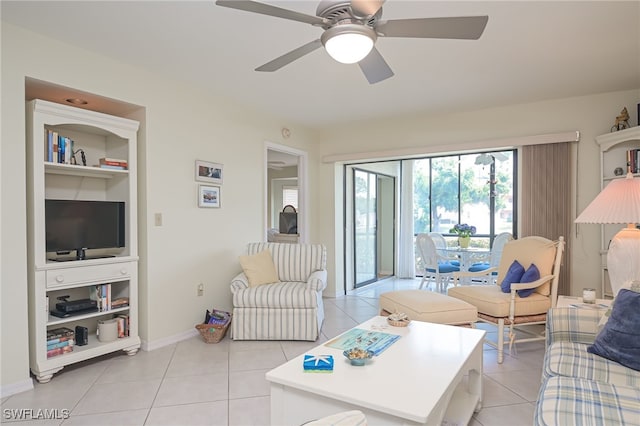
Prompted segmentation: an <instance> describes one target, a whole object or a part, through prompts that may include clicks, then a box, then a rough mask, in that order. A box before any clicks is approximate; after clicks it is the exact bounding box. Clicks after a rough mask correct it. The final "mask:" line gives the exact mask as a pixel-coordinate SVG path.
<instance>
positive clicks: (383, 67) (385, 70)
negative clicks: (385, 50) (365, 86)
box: [358, 47, 393, 84]
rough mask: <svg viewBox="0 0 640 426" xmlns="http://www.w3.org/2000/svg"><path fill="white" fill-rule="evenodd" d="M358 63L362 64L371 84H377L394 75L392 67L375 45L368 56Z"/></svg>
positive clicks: (361, 66)
mask: <svg viewBox="0 0 640 426" xmlns="http://www.w3.org/2000/svg"><path fill="white" fill-rule="evenodd" d="M358 65H360V69H361V70H362V72H363V73H364V76H365V77H366V78H367V80H368V81H369V84H375V83H378V82H380V81H382V80H386V79H387V78H389V77H393V71H391V68H390V67H389V65H388V64H387V62H386V61H385V60H384V58H383V57H382V55H381V54H380V52H378V49H376V48H375V47H374V48H373V49H371V52H370V53H369V54H368V55H367V57H366V58H364V59H363V60H361V61H360V62H358Z"/></svg>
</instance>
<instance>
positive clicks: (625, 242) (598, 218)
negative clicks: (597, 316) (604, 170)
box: [575, 173, 640, 297]
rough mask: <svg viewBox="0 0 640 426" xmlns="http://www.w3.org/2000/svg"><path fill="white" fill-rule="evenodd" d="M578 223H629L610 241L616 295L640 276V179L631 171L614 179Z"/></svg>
mask: <svg viewBox="0 0 640 426" xmlns="http://www.w3.org/2000/svg"><path fill="white" fill-rule="evenodd" d="M575 222H576V223H599V224H605V223H612V224H615V223H626V224H627V227H626V228H624V229H622V230H621V231H620V232H618V233H617V234H616V235H615V236H614V237H613V239H612V240H611V242H610V243H609V250H608V251H607V269H608V270H609V281H610V282H611V289H612V290H613V295H614V297H615V296H616V295H617V294H618V291H620V289H621V288H622V287H623V285H625V284H627V283H631V282H632V281H635V280H640V229H638V228H637V227H636V224H637V223H640V179H639V178H634V177H633V174H631V173H627V177H626V178H624V179H614V180H612V181H611V182H609V184H608V185H607V186H605V187H604V189H603V190H602V191H601V192H600V193H599V194H598V196H597V197H596V198H595V199H594V200H593V201H592V202H591V204H589V205H588V206H587V208H586V209H584V211H583V212H582V213H581V214H580V215H579V216H578V218H577V219H576V220H575Z"/></svg>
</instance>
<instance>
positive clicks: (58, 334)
mask: <svg viewBox="0 0 640 426" xmlns="http://www.w3.org/2000/svg"><path fill="white" fill-rule="evenodd" d="M68 336H71V337H72V338H73V336H75V332H74V331H73V330H71V329H70V328H67V327H59V328H54V329H52V330H47V340H52V339H60V338H62V337H68Z"/></svg>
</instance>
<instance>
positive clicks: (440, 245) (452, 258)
mask: <svg viewBox="0 0 640 426" xmlns="http://www.w3.org/2000/svg"><path fill="white" fill-rule="evenodd" d="M428 235H429V236H430V237H431V239H432V240H433V243H434V244H435V245H436V250H438V255H439V256H440V258H441V259H444V260H446V261H447V262H449V263H451V264H452V265H454V266H458V267H459V266H460V259H458V256H456V255H455V254H453V253H449V252H448V251H447V250H446V249H447V240H445V238H444V236H443V235H442V234H441V233H439V232H429V234H428Z"/></svg>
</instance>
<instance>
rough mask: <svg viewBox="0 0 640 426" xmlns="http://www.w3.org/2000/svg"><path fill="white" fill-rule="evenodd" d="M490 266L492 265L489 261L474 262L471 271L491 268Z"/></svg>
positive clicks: (470, 267)
mask: <svg viewBox="0 0 640 426" xmlns="http://www.w3.org/2000/svg"><path fill="white" fill-rule="evenodd" d="M490 266H491V265H489V263H487V262H478V263H474V264H473V265H471V266H469V272H480V271H484V270H486V269H489V267H490Z"/></svg>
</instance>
